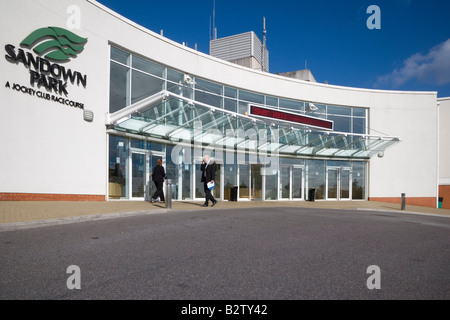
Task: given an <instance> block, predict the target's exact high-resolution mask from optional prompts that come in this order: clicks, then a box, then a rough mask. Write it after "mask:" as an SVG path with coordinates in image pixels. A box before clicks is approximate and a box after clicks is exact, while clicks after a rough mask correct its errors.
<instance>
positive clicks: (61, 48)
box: [20, 27, 87, 61]
mask: <svg viewBox="0 0 450 320" xmlns="http://www.w3.org/2000/svg"><path fill="white" fill-rule="evenodd" d="M86 42H87V38H82V37H80V36H78V35H76V34H75V33H73V32H71V31H68V30H66V29H63V28H58V27H47V28H40V29H37V30H35V31H33V32H32V33H31V34H30V35H29V36H27V37H26V38H25V39H24V40H23V41H22V42H21V43H20V44H21V45H23V46H28V47H30V48H32V47H33V46H34V48H33V51H34V52H36V53H37V54H39V55H41V54H45V58H47V59H52V60H56V61H65V60H69V59H70V58H76V57H77V54H79V53H81V52H82V51H83V49H84V46H85V44H86Z"/></svg>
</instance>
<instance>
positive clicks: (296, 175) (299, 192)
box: [292, 165, 303, 200]
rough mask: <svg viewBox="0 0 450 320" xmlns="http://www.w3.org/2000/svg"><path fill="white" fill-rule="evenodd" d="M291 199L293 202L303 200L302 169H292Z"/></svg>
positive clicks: (294, 167)
mask: <svg viewBox="0 0 450 320" xmlns="http://www.w3.org/2000/svg"><path fill="white" fill-rule="evenodd" d="M292 198H293V199H295V200H302V199H303V167H300V166H295V165H294V166H293V167H292Z"/></svg>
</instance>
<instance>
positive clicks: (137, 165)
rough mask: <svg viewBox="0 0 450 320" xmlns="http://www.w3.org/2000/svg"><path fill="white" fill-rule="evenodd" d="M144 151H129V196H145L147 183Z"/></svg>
mask: <svg viewBox="0 0 450 320" xmlns="http://www.w3.org/2000/svg"><path fill="white" fill-rule="evenodd" d="M145 158H146V157H145V153H137V152H132V153H131V197H132V198H142V199H144V198H145V190H146V184H147V174H146V166H145V165H146V161H145Z"/></svg>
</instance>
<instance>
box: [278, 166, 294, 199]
mask: <svg viewBox="0 0 450 320" xmlns="http://www.w3.org/2000/svg"><path fill="white" fill-rule="evenodd" d="M290 197H291V170H290V166H281V167H280V199H286V200H287V199H290Z"/></svg>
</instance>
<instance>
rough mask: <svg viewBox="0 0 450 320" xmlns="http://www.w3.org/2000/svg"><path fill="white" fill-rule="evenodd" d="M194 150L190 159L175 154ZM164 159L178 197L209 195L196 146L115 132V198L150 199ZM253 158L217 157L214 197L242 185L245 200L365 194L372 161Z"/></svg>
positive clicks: (112, 161)
mask: <svg viewBox="0 0 450 320" xmlns="http://www.w3.org/2000/svg"><path fill="white" fill-rule="evenodd" d="M186 152H190V157H189V158H190V159H192V161H191V162H190V163H184V162H179V161H177V159H173V157H177V156H179V155H180V154H181V153H186ZM158 158H162V159H163V161H164V167H165V170H166V174H167V179H171V180H172V184H171V190H172V198H173V199H178V200H185V199H192V200H200V199H204V190H203V184H201V183H200V178H201V171H200V164H201V156H200V157H198V159H196V158H195V156H194V151H193V150H192V149H180V150H178V149H177V150H176V152H175V151H174V146H172V145H165V144H160V143H155V142H150V141H144V140H137V139H130V138H125V137H121V136H113V135H110V136H109V198H110V199H133V198H147V199H148V197H149V196H151V195H152V194H153V192H154V185H153V183H152V182H151V179H150V177H149V173H151V172H152V169H153V167H154V166H155V165H156V160H157V159H158ZM250 158H251V157H250V156H249V155H248V154H246V155H245V156H243V157H240V156H238V155H237V154H235V153H234V154H232V155H231V157H230V156H226V157H224V158H223V159H222V160H220V161H217V165H216V187H215V188H214V191H213V192H214V196H215V197H216V198H218V199H224V200H227V199H229V197H230V192H231V190H232V189H233V188H234V187H238V188H237V190H238V198H239V199H240V200H284V199H286V200H288V199H298V200H311V199H310V197H311V190H314V196H315V199H317V200H330V199H336V200H346V199H348V200H350V199H353V200H357V199H361V200H363V199H365V179H366V163H365V162H363V161H337V160H336V161H331V160H305V159H291V158H277V159H274V160H273V161H276V166H275V167H274V166H267V165H261V164H258V163H251V161H250V160H251V159H250Z"/></svg>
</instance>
